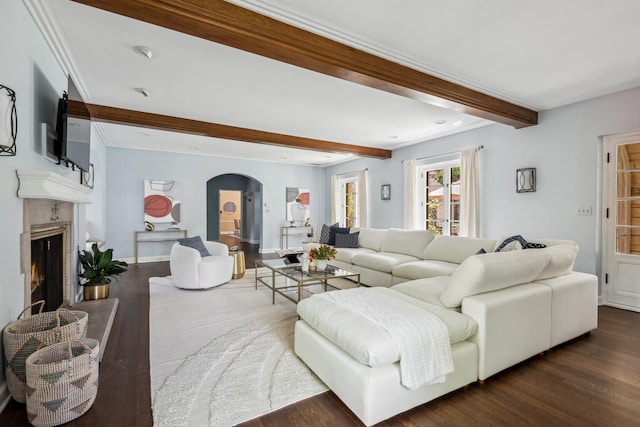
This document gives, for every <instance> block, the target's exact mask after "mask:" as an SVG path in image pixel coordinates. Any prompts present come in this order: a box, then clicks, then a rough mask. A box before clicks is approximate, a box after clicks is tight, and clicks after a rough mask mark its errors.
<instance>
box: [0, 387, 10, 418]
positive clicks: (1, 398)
mask: <svg viewBox="0 0 640 427" xmlns="http://www.w3.org/2000/svg"><path fill="white" fill-rule="evenodd" d="M10 399H11V395H10V394H9V388H8V387H7V382H6V381H5V382H3V383H2V384H0V414H1V413H2V411H4V408H6V407H7V405H8V404H9V400H10Z"/></svg>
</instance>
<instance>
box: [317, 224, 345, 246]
mask: <svg viewBox="0 0 640 427" xmlns="http://www.w3.org/2000/svg"><path fill="white" fill-rule="evenodd" d="M339 225H340V224H339V223H337V222H336V223H335V224H331V225H327V224H322V230H320V238H319V239H318V243H320V244H323V245H328V244H329V237H331V227H338V226H339Z"/></svg>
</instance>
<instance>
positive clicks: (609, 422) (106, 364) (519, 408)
mask: <svg viewBox="0 0 640 427" xmlns="http://www.w3.org/2000/svg"><path fill="white" fill-rule="evenodd" d="M245 249H247V248H246V247H245ZM249 249H250V248H249ZM245 257H246V258H247V264H248V265H253V261H254V260H255V258H256V257H259V255H256V254H255V251H254V253H253V254H250V253H246V254H245ZM168 274H169V265H168V263H167V262H162V263H150V264H140V265H139V266H138V267H133V266H132V267H131V268H130V269H129V271H128V272H127V273H125V274H123V275H122V276H121V278H120V281H118V282H114V283H113V284H112V290H111V294H112V296H115V297H117V298H119V299H120V306H119V308H118V312H117V314H116V319H115V322H114V325H113V329H112V332H111V337H110V339H109V345H108V346H107V348H106V351H105V354H104V358H103V360H102V364H101V366H100V388H99V390H98V396H97V398H96V402H95V403H94V405H93V407H92V408H91V409H90V410H89V411H88V412H87V413H86V414H84V415H83V416H82V417H80V418H78V419H77V420H75V421H72V422H70V423H68V424H67V425H69V426H82V427H84V426H87V427H88V426H140V427H147V426H151V425H152V415H151V397H150V392H149V317H148V313H149V292H148V285H147V279H148V277H150V276H164V275H168ZM29 425H30V424H29V423H28V421H27V417H26V412H25V406H24V405H22V404H18V403H16V402H15V401H13V400H12V401H11V402H10V403H9V405H8V406H7V408H6V409H5V410H4V412H3V413H2V414H0V426H3V427H9V426H29ZM243 425H244V426H245V427H276V426H360V425H361V423H360V421H358V420H357V419H356V418H355V416H354V415H353V414H352V413H351V412H350V411H349V410H348V409H347V408H346V407H345V406H344V405H343V404H342V402H340V400H339V399H338V398H337V397H336V396H335V395H334V394H333V393H331V392H327V393H323V394H321V395H319V396H316V397H313V398H310V399H307V400H305V401H302V402H299V403H297V404H294V405H291V406H288V407H286V408H283V409H281V410H279V411H276V412H273V413H271V414H267V415H265V416H263V417H260V418H258V419H256V420H252V421H249V422H247V423H244V424H243ZM379 425H380V426H622V427H626V426H640V313H634V312H629V311H624V310H618V309H615V308H611V307H600V309H599V327H598V329H597V330H595V331H593V332H592V333H591V334H589V335H587V336H584V337H580V338H578V339H576V340H573V341H571V342H570V343H567V344H564V345H561V346H559V347H556V348H554V349H553V350H552V351H549V352H547V353H546V354H545V355H544V356H541V357H535V358H533V359H530V360H528V361H526V362H524V363H521V364H520V365H517V366H515V367H513V368H511V369H509V370H507V371H505V372H502V373H500V374H497V375H495V376H493V377H491V378H489V379H488V380H487V381H486V382H485V383H484V384H482V385H480V384H473V385H471V386H469V387H467V388H466V389H463V390H458V391H455V392H453V393H450V394H449V395H447V396H444V397H442V398H440V399H437V400H435V401H432V402H429V403H427V404H425V405H422V406H420V407H418V408H415V409H413V410H410V411H408V412H405V413H403V414H400V415H398V416H396V417H393V418H391V419H389V420H387V421H385V422H383V423H380V424H379ZM192 427H198V426H192Z"/></svg>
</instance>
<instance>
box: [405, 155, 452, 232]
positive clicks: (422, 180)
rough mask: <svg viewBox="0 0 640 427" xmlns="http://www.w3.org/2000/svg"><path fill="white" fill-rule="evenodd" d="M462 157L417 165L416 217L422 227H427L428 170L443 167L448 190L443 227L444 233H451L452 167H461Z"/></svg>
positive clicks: (446, 192)
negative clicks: (426, 189)
mask: <svg viewBox="0 0 640 427" xmlns="http://www.w3.org/2000/svg"><path fill="white" fill-rule="evenodd" d="M460 165H461V161H460V158H457V159H454V160H445V161H438V162H430V163H423V164H421V165H418V166H416V172H417V173H416V179H417V181H418V185H417V188H418V199H417V202H418V203H417V205H416V218H417V219H418V221H419V224H420V229H422V230H426V229H427V216H426V209H425V207H426V205H427V200H426V191H425V188H426V187H427V172H429V171H433V170H438V169H443V174H442V175H443V182H442V185H443V188H444V189H445V190H446V191H444V192H443V198H442V204H443V209H444V212H443V218H444V221H445V224H444V225H443V227H442V235H443V236H449V235H451V189H452V187H451V182H450V181H451V169H452V168H454V167H461V166H460ZM461 225H462V221H461V220H460V221H459V224H458V229H460V226H461Z"/></svg>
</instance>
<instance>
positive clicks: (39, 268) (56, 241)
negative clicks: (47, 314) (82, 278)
mask: <svg viewBox="0 0 640 427" xmlns="http://www.w3.org/2000/svg"><path fill="white" fill-rule="evenodd" d="M39 234H44V236H42V235H40V236H36V237H35V238H33V236H32V239H31V303H32V304H33V303H34V302H36V301H39V300H44V301H45V304H44V311H53V310H56V309H57V308H58V307H60V306H61V305H62V303H63V301H64V261H65V260H64V229H62V230H60V229H59V228H58V229H57V230H47V231H45V232H44V233H39ZM39 308H40V306H34V307H33V308H32V310H31V312H32V314H35V313H37V312H38V310H39Z"/></svg>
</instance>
